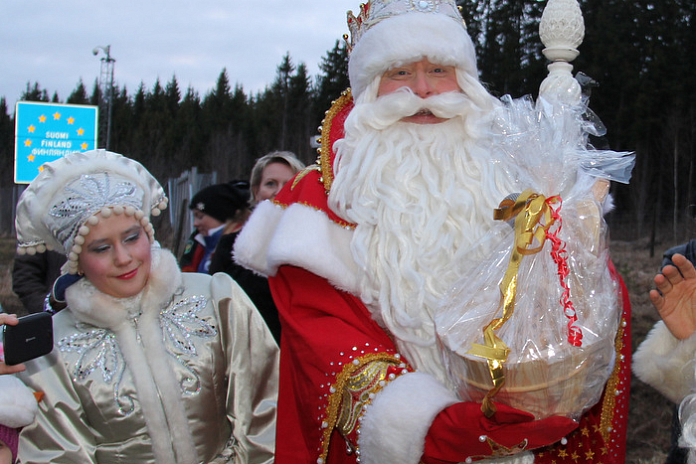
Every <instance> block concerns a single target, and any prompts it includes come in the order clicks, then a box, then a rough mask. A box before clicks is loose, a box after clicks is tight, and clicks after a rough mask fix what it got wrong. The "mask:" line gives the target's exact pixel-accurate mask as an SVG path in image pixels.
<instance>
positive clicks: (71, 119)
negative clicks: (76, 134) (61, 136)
mask: <svg viewBox="0 0 696 464" xmlns="http://www.w3.org/2000/svg"><path fill="white" fill-rule="evenodd" d="M74 122H75V118H73V117H72V116H70V117H69V118H68V124H72V123H74Z"/></svg>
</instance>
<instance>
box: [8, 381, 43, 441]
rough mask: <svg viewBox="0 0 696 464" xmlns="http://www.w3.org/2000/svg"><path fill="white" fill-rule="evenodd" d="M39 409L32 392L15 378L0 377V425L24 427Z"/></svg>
mask: <svg viewBox="0 0 696 464" xmlns="http://www.w3.org/2000/svg"><path fill="white" fill-rule="evenodd" d="M38 409H39V407H38V404H37V402H36V397H34V394H33V393H32V391H31V390H30V389H29V388H28V387H27V386H26V385H24V383H23V382H22V381H21V380H19V379H18V378H17V377H14V376H12V375H0V425H4V426H5V427H11V428H15V429H16V428H19V427H26V426H27V425H29V424H31V423H32V422H34V418H35V417H36V413H37V411H38Z"/></svg>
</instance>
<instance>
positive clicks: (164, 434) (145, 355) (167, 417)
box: [65, 244, 199, 464]
mask: <svg viewBox="0 0 696 464" xmlns="http://www.w3.org/2000/svg"><path fill="white" fill-rule="evenodd" d="M182 284H183V277H182V274H181V271H180V270H179V267H178V266H177V263H176V259H175V258H174V255H173V254H172V253H171V252H169V251H167V250H162V249H160V248H159V245H157V244H155V245H154V246H153V247H152V267H151V269H150V276H149V278H148V281H147V284H146V285H145V288H144V289H143V291H142V292H140V294H138V295H135V296H133V297H131V298H115V297H113V296H110V295H106V294H104V293H102V292H100V291H99V290H97V289H96V288H95V287H94V285H92V283H90V282H89V281H88V280H87V279H81V280H80V281H78V282H76V283H75V284H73V285H72V286H71V287H69V288H68V289H67V291H66V292H65V297H66V301H67V303H68V307H69V308H70V309H69V310H70V311H71V312H72V314H73V315H74V316H75V318H76V319H78V320H79V321H81V322H85V323H88V324H91V325H93V326H96V327H101V328H104V329H109V330H111V331H113V332H114V334H115V335H116V340H117V342H118V347H119V350H120V351H121V353H122V354H123V359H124V361H125V363H126V365H127V366H128V369H129V371H130V373H131V375H132V377H133V382H134V384H135V387H136V389H137V392H138V402H139V403H140V406H141V409H142V414H143V419H144V421H145V424H146V425H147V429H148V433H149V435H150V439H151V440H152V450H153V453H154V455H155V461H156V462H157V464H190V463H193V462H199V460H198V455H197V451H196V447H195V444H194V441H193V437H192V435H191V431H190V429H189V427H188V418H187V416H186V411H185V409H184V405H183V400H182V391H181V387H180V385H179V383H178V380H177V378H176V377H175V375H174V374H173V370H172V369H171V368H170V367H169V365H168V364H167V362H166V361H164V362H163V360H167V359H168V358H169V356H168V355H167V351H166V349H165V346H164V342H163V340H162V326H161V323H160V317H159V316H160V312H161V311H162V310H163V309H165V308H167V306H168V305H169V304H170V303H171V302H172V299H173V297H174V296H175V294H176V293H177V291H178V289H179V288H181V287H182Z"/></svg>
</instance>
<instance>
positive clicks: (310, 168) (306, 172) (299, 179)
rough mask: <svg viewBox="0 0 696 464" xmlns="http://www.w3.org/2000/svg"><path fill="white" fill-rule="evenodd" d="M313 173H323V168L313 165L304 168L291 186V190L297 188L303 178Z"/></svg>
mask: <svg viewBox="0 0 696 464" xmlns="http://www.w3.org/2000/svg"><path fill="white" fill-rule="evenodd" d="M312 171H319V172H321V167H320V166H319V165H318V164H312V165H309V166H307V167H306V168H304V169H303V170H302V171H300V172H299V173H298V174H297V175H296V176H295V180H293V181H292V185H291V186H290V190H292V189H294V188H295V187H296V186H297V184H298V183H299V182H300V181H301V180H302V178H303V177H304V176H306V175H307V174H309V173H310V172H312Z"/></svg>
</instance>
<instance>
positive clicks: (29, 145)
mask: <svg viewBox="0 0 696 464" xmlns="http://www.w3.org/2000/svg"><path fill="white" fill-rule="evenodd" d="M24 146H25V147H31V140H29V139H27V140H25V141H24Z"/></svg>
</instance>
